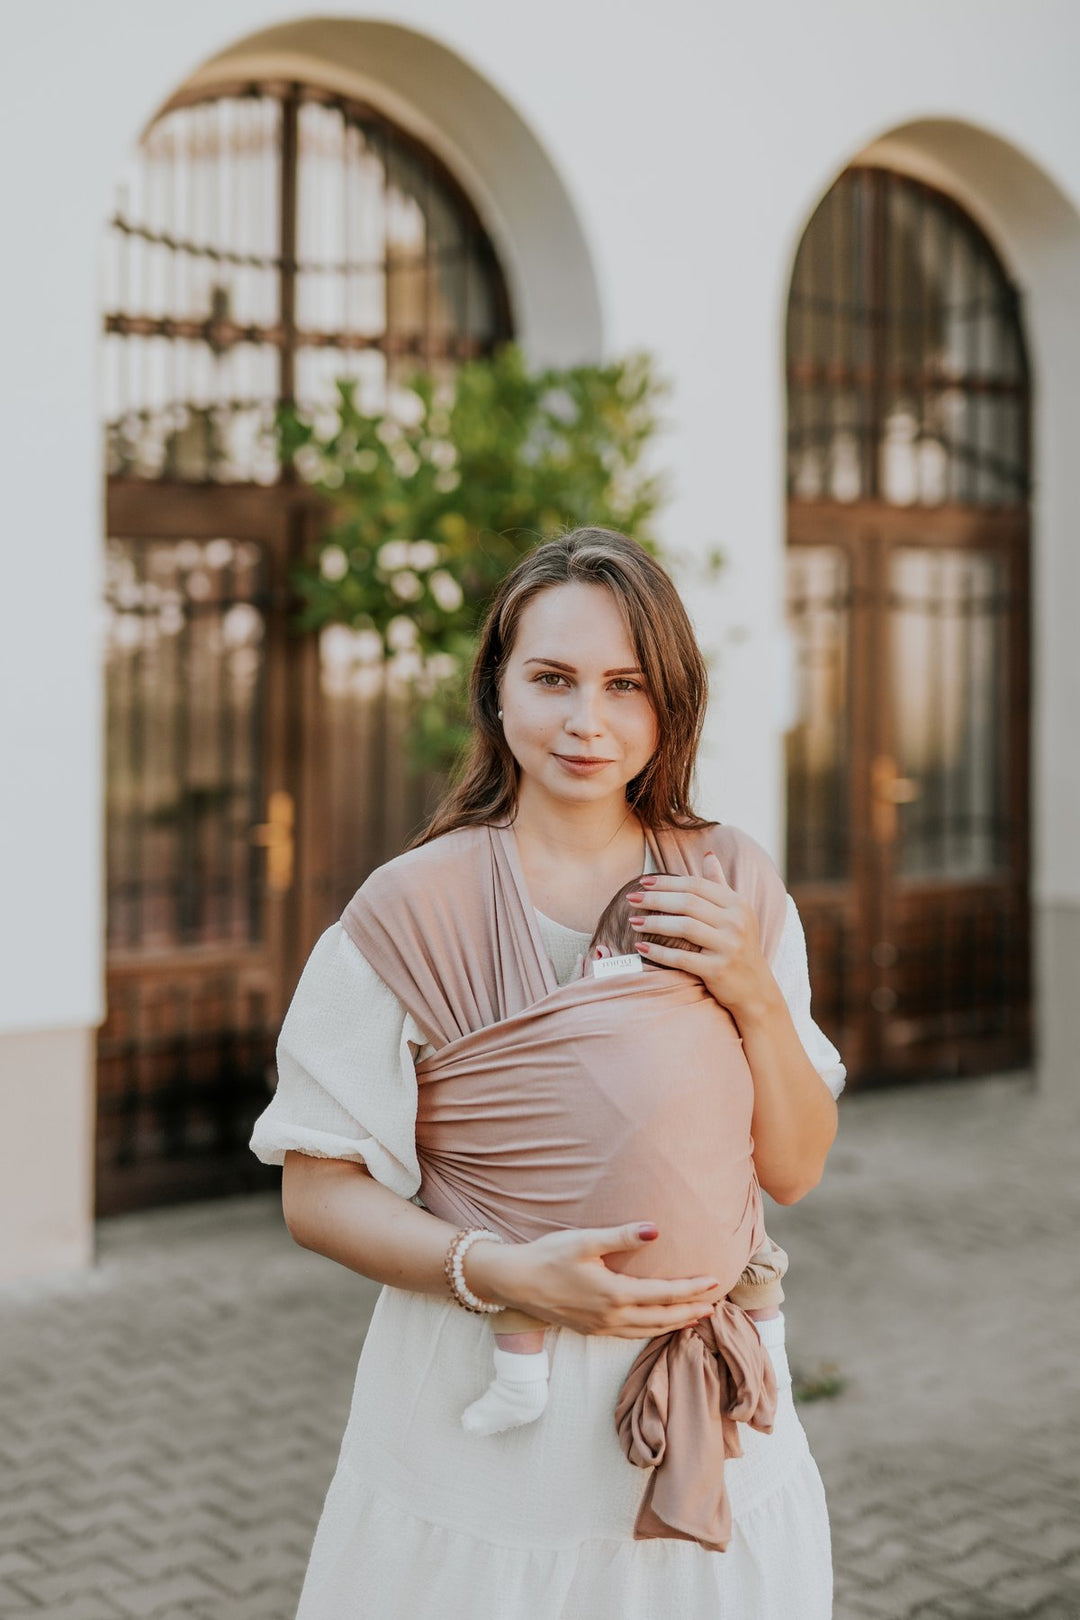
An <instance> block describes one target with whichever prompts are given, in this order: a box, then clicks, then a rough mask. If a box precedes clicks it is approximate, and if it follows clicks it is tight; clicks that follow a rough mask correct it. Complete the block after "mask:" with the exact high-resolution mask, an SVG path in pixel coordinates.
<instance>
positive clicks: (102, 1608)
mask: <svg viewBox="0 0 1080 1620" xmlns="http://www.w3.org/2000/svg"><path fill="white" fill-rule="evenodd" d="M3 1613H4V1616H5V1620H45V1617H46V1616H47V1620H123V1614H124V1611H123V1610H122V1609H118V1608H117V1607H116V1605H115V1604H114V1603H110V1602H109V1600H108V1598H106V1597H103V1596H102V1595H101V1593H100V1592H80V1593H78V1594H77V1595H76V1596H75V1597H71V1598H65V1599H62V1600H61V1601H60V1602H59V1603H50V1604H49V1606H48V1608H47V1609H42V1608H41V1607H40V1606H39V1605H37V1604H35V1605H34V1607H33V1608H32V1609H5V1610H4V1611H3Z"/></svg>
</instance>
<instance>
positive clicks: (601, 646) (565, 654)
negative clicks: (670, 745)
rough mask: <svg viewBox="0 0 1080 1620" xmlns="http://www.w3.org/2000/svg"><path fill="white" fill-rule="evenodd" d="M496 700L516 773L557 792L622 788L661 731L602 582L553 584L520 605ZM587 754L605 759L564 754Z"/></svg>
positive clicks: (597, 793)
mask: <svg viewBox="0 0 1080 1620" xmlns="http://www.w3.org/2000/svg"><path fill="white" fill-rule="evenodd" d="M499 706H500V708H501V709H502V711H503V719H502V727H503V734H504V736H505V737H506V742H507V745H508V747H509V749H510V752H511V753H512V754H513V755H514V758H515V759H516V760H517V762H518V764H519V765H520V767H521V771H522V775H523V776H528V777H531V778H532V779H533V783H534V785H536V786H539V787H542V788H543V789H545V790H546V791H548V792H550V793H552V794H553V795H554V796H555V797H556V798H559V799H563V800H574V801H581V800H584V801H592V800H600V799H605V798H607V797H608V796H609V795H615V794H617V795H618V796H619V797H620V798H622V797H624V794H623V790H624V788H625V786H626V784H627V782H629V781H630V780H631V779H632V778H633V777H635V776H637V774H638V772H639V771H641V770H643V769H644V768H645V766H646V765H647V764H648V762H649V760H650V759H651V758H652V755H653V753H654V751H655V749H656V744H657V740H658V736H659V730H658V725H657V719H656V713H655V711H654V709H653V706H652V700H651V698H650V696H649V694H648V692H647V691H646V689H645V675H644V673H643V671H642V670H641V669H640V668H639V667H638V660H637V658H636V656H635V653H634V647H633V643H632V642H631V640H630V633H629V631H628V629H627V626H626V623H625V621H624V619H623V616H622V612H621V610H620V608H619V605H618V602H617V601H616V598H615V597H614V595H613V594H612V592H611V591H609V590H608V588H607V586H606V585H585V584H581V583H578V582H574V583H571V584H566V585H550V586H548V588H547V589H546V590H543V591H540V592H539V594H538V595H536V596H534V597H533V598H532V600H531V601H530V602H529V603H528V604H527V605H526V606H525V607H524V608H523V609H522V612H521V615H520V617H519V619H518V627H517V635H516V638H515V641H514V646H513V650H512V652H511V654H510V657H509V659H508V661H507V664H506V668H505V670H504V672H503V678H502V685H501V690H500V697H499ZM586 759H588V760H601V761H603V762H604V763H602V764H597V765H595V766H592V767H590V768H588V769H580V768H579V769H575V768H574V766H573V764H572V763H570V762H572V761H575V760H576V761H582V760H586Z"/></svg>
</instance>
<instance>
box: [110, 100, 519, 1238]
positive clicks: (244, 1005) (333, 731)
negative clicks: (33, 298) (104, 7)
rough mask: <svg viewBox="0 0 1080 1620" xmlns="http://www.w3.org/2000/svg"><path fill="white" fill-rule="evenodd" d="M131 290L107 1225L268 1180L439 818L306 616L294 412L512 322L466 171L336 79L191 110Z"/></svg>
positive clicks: (369, 701) (115, 252) (389, 381)
mask: <svg viewBox="0 0 1080 1620" xmlns="http://www.w3.org/2000/svg"><path fill="white" fill-rule="evenodd" d="M103 296H104V300H105V311H104V329H105V330H104V365H103V377H104V392H105V412H104V414H105V419H106V443H107V455H106V464H107V472H108V481H107V489H106V506H107V554H106V604H105V617H106V636H105V645H106V668H105V679H106V695H107V792H106V826H107V846H108V847H107V917H108V940H107V946H108V954H107V1002H108V1016H107V1020H106V1023H105V1024H104V1025H103V1027H102V1030H101V1032H100V1036H99V1043H98V1105H99V1129H98V1154H99V1175H98V1207H99V1210H100V1211H102V1212H106V1211H111V1210H116V1209H121V1208H126V1207H131V1206H133V1205H139V1204H144V1203H148V1202H161V1201H163V1200H164V1201H168V1200H170V1199H173V1198H176V1197H181V1196H191V1195H192V1194H195V1193H200V1194H206V1193H216V1192H225V1191H229V1190H232V1189H235V1188H238V1187H242V1186H245V1185H249V1184H252V1183H255V1184H261V1183H262V1181H264V1180H265V1175H264V1172H263V1170H262V1167H261V1166H259V1165H258V1164H257V1163H256V1161H255V1160H254V1159H253V1157H252V1155H251V1154H250V1153H249V1152H248V1150H247V1146H246V1143H247V1139H248V1135H249V1134H250V1125H251V1121H252V1119H253V1118H254V1116H255V1115H256V1114H257V1113H258V1112H259V1111H260V1110H261V1108H262V1107H263V1106H264V1105H265V1102H266V1099H267V1095H268V1093H267V1079H268V1077H271V1078H272V1075H273V1051H274V1040H275V1037H276V1032H277V1029H278V1028H279V1027H280V1023H281V1018H282V1015H283V1013H284V1010H285V1007H286V1006H287V1004H288V1000H289V997H290V995H291V994H292V990H293V987H294V986H295V983H296V979H297V975H298V973H299V970H300V966H301V965H302V963H303V959H304V957H305V956H306V954H307V952H308V950H309V949H310V947H311V945H312V944H313V943H314V941H315V939H316V937H317V936H318V934H319V932H320V931H321V930H322V929H323V928H324V927H326V926H327V924H328V923H330V922H332V921H333V920H334V919H335V918H336V917H337V916H338V915H339V914H340V911H341V908H342V906H343V905H344V903H345V902H346V901H347V899H348V897H349V895H350V894H351V893H352V892H353V890H354V889H355V888H356V886H357V885H358V884H359V883H360V882H361V881H362V879H363V877H364V875H365V874H366V872H367V871H368V870H369V869H370V868H371V866H373V865H375V864H377V863H378V861H379V860H383V859H386V858H387V857H388V855H389V854H392V853H394V851H395V849H396V848H400V846H401V843H402V842H403V839H404V837H405V836H406V834H407V833H408V832H409V831H411V830H412V829H413V827H414V826H415V825H416V823H417V821H418V820H419V819H420V818H421V817H422V815H423V812H424V810H425V808H426V793H427V791H428V787H429V784H428V783H426V782H425V781H424V780H423V778H422V777H412V776H410V775H409V774H408V772H407V771H406V769H405V766H404V762H403V758H402V753H403V751H402V748H401V746H400V742H401V731H402V728H403V727H404V726H405V725H407V724H408V714H407V712H406V709H405V706H404V704H403V703H402V702H401V701H400V697H399V696H398V695H395V694H393V693H391V692H389V691H388V683H387V682H386V680H385V679H384V678H383V672H382V671H381V670H374V671H373V670H372V668H371V667H370V665H368V664H358V663H357V660H356V656H354V655H355V648H354V647H353V645H352V641H350V635H351V632H350V631H349V630H348V629H346V628H344V627H334V629H336V630H337V631H339V632H340V633H338V634H337V635H335V634H334V631H333V630H326V631H324V632H323V634H322V636H321V637H314V636H312V635H299V634H297V633H296V629H295V624H294V621H293V617H292V609H293V606H294V603H293V600H292V597H291V594H290V584H289V580H290V572H291V568H292V565H293V563H294V561H295V560H296V558H297V557H298V556H299V554H300V553H301V552H302V551H303V550H304V549H305V547H306V546H307V545H308V544H309V543H310V542H311V541H312V540H313V539H314V537H315V532H316V529H317V525H318V522H319V511H318V508H317V504H316V503H315V502H313V501H312V499H311V496H310V492H309V491H306V490H305V488H304V486H303V484H302V481H301V480H300V479H299V478H297V477H295V476H293V473H294V469H291V468H288V467H285V468H283V467H282V466H281V465H280V464H279V460H278V457H277V453H276V449H275V436H274V433H273V431H272V429H273V423H274V414H275V409H276V407H277V406H278V404H279V403H281V402H296V403H298V404H299V405H301V406H302V407H306V408H308V409H311V410H314V411H318V410H319V409H320V408H323V407H327V406H329V405H332V403H333V401H334V398H335V383H336V382H337V380H338V379H340V378H352V379H354V380H355V382H356V384H357V386H358V390H359V397H360V401H361V403H362V404H363V405H365V406H367V407H369V408H378V407H380V406H382V405H384V404H385V403H388V402H392V397H393V390H394V388H395V386H397V385H399V384H400V383H401V382H402V381H403V380H404V379H405V378H406V376H407V374H408V373H409V372H411V371H413V370H415V369H417V368H418V367H423V368H425V369H430V370H434V371H436V372H446V371H449V370H451V369H452V368H453V367H454V366H455V365H457V364H458V363H459V362H460V361H462V360H464V359H466V358H471V357H475V356H482V355H485V354H488V353H490V352H491V351H492V350H493V349H494V348H495V347H496V346H497V345H498V344H499V343H500V342H502V341H504V340H505V339H507V338H509V337H510V336H511V335H512V332H511V322H510V310H509V300H508V297H507V291H506V286H505V282H504V280H503V276H502V274H501V271H500V269H499V266H498V263H497V261H496V257H495V253H494V251H493V248H492V245H491V242H490V240H489V238H488V236H487V234H486V232H485V231H484V229H483V227H482V225H481V223H480V220H479V217H478V214H477V212H476V210H475V208H474V207H473V205H472V203H471V202H470V201H469V199H468V197H467V196H466V194H465V191H464V189H463V188H462V186H461V185H459V183H458V182H457V181H456V180H455V179H454V177H453V176H452V175H451V173H450V172H449V171H448V169H447V168H446V167H445V165H444V164H443V163H442V162H441V161H440V160H439V159H438V158H437V157H436V156H435V154H434V153H433V152H431V151H429V150H428V149H427V148H426V147H425V146H423V145H421V144H420V143H418V142H417V141H416V140H415V139H414V138H413V137H412V136H410V135H409V134H407V133H406V132H405V131H404V130H402V129H401V128H399V127H397V126H396V125H395V124H393V123H391V122H390V121H389V120H388V119H387V118H386V117H384V116H383V115H382V114H381V113H380V112H378V111H377V110H376V109H375V108H373V107H371V106H365V105H361V104H360V103H358V102H356V101H355V100H352V99H350V98H348V97H346V96H342V95H337V94H334V93H332V92H331V91H328V90H325V89H322V88H319V87H316V86H312V85H306V84H291V83H290V84H271V83H259V84H251V83H243V84H235V85H231V86H230V85H219V86H215V87H214V88H212V89H201V90H198V91H194V92H190V93H184V94H182V95H180V96H178V97H176V98H175V99H174V100H173V102H172V103H170V105H169V106H168V107H167V108H166V109H165V110H164V111H163V112H162V114H161V115H160V117H159V118H158V119H157V120H156V121H155V122H154V124H153V125H152V126H151V128H150V129H149V130H148V131H147V133H146V134H145V136H144V138H143V140H142V141H141V143H140V145H139V148H138V150H137V152H136V153H135V154H134V157H133V159H132V162H131V163H130V165H129V167H128V171H127V173H126V175H125V176H124V178H123V180H122V183H121V185H120V187H119V190H118V197H117V202H116V207H115V211H114V214H113V217H112V219H111V220H110V222H109V227H108V231H107V237H106V249H105V273H104V283H103ZM353 639H354V640H355V638H353ZM343 642H344V657H343V656H342V654H343V645H342V644H343ZM373 675H374V676H375V677H376V679H375V680H374V682H372V679H371V677H372V676H373Z"/></svg>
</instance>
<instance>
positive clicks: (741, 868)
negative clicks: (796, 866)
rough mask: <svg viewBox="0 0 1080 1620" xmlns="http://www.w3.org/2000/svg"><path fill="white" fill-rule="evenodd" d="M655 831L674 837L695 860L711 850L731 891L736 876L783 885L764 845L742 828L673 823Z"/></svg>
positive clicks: (722, 823) (727, 824) (723, 823)
mask: <svg viewBox="0 0 1080 1620" xmlns="http://www.w3.org/2000/svg"><path fill="white" fill-rule="evenodd" d="M657 830H658V831H659V833H660V834H661V836H664V835H668V836H674V837H675V838H676V839H677V840H678V841H679V843H680V844H681V845H682V847H683V849H684V850H685V851H686V852H687V853H692V854H693V855H694V856H695V857H696V858H697V859H698V860H701V859H703V858H704V856H705V855H706V853H707V852H708V851H709V850H712V852H713V853H714V854H715V855H716V856H717V857H718V858H719V860H720V864H721V865H722V866H723V868H724V873H725V876H726V877H727V880H728V882H729V883H730V884H731V886H732V888H734V889H737V888H738V887H739V884H738V882H737V881H736V879H737V878H738V877H740V876H743V877H747V878H749V877H751V876H753V877H757V878H758V879H760V880H763V881H766V882H772V881H773V880H775V881H777V882H780V883H782V882H783V879H782V878H781V877H780V873H779V871H778V870H777V866H776V862H775V861H774V860H773V858H772V856H771V855H770V854H769V852H768V851H767V850H766V848H765V847H764V845H763V844H760V843H759V842H758V840H757V839H756V838H753V837H752V836H751V835H750V833H748V832H746V831H744V829H743V828H742V827H736V826H733V825H732V823H731V822H729V821H705V822H703V823H702V824H701V825H700V826H696V827H685V826H680V825H679V824H678V823H677V822H669V823H667V824H666V825H664V826H662V827H660V828H658V829H657Z"/></svg>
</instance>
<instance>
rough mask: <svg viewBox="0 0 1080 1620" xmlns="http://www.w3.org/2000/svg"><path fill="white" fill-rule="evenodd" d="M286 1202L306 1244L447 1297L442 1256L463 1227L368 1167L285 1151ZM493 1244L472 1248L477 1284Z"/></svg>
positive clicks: (375, 1275)
mask: <svg viewBox="0 0 1080 1620" xmlns="http://www.w3.org/2000/svg"><path fill="white" fill-rule="evenodd" d="M281 1204H282V1209H283V1212H284V1215H285V1224H286V1226H287V1227H288V1229H289V1233H290V1235H291V1236H292V1237H293V1239H294V1240H295V1241H296V1242H297V1243H299V1244H300V1246H301V1248H304V1249H312V1250H314V1252H315V1253H316V1254H324V1255H326V1256H327V1258H328V1259H330V1260H336V1261H337V1262H338V1263H339V1264H340V1265H343V1266H347V1267H348V1268H349V1270H350V1271H356V1272H359V1274H360V1275H361V1276H362V1277H370V1278H372V1279H373V1281H375V1282H381V1283H392V1284H393V1285H394V1287H395V1288H408V1289H411V1290H413V1291H414V1292H415V1293H420V1294H447V1295H448V1293H449V1287H448V1284H447V1281H446V1277H445V1276H444V1274H443V1260H444V1258H445V1256H446V1251H447V1248H448V1247H449V1244H450V1239H451V1238H452V1237H453V1235H454V1233H455V1232H456V1231H458V1230H459V1228H458V1227H456V1226H453V1225H451V1224H450V1222H449V1221H442V1220H440V1219H439V1217H438V1216H437V1215H432V1214H431V1213H430V1212H429V1211H428V1210H425V1209H421V1208H420V1207H419V1205H417V1204H414V1203H411V1202H410V1200H409V1199H407V1198H402V1197H401V1196H400V1195H399V1194H398V1193H395V1192H391V1190H390V1188H389V1187H384V1186H383V1185H382V1184H381V1182H378V1181H376V1180H375V1178H374V1176H372V1175H371V1173H370V1171H369V1170H368V1169H367V1167H366V1166H365V1165H362V1164H352V1163H350V1162H348V1161H347V1160H344V1159H316V1158H313V1157H311V1155H309V1154H304V1153H286V1155H285V1166H284V1169H283V1171H282V1179H281ZM494 1247H495V1245H494V1244H491V1243H488V1244H484V1243H477V1244H476V1245H475V1248H474V1249H472V1250H470V1253H469V1255H468V1260H467V1265H468V1275H469V1281H470V1283H471V1284H472V1285H473V1286H476V1287H478V1286H479V1285H478V1284H477V1283H476V1282H475V1280H474V1277H475V1273H476V1272H477V1271H478V1270H480V1269H482V1268H481V1267H479V1265H478V1262H479V1254H478V1252H477V1251H478V1250H480V1249H484V1248H488V1249H490V1248H494ZM488 1297H490V1296H488Z"/></svg>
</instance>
